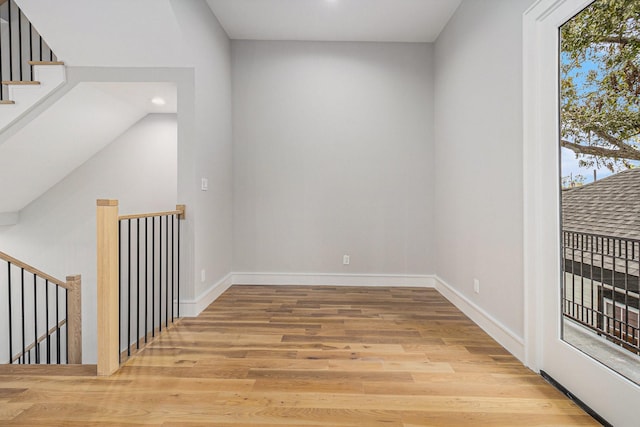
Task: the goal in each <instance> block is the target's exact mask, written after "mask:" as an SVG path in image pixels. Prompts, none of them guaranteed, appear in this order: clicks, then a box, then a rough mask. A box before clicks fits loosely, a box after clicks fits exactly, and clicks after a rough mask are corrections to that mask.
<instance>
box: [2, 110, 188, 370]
mask: <svg viewBox="0 0 640 427" xmlns="http://www.w3.org/2000/svg"><path fill="white" fill-rule="evenodd" d="M34 173H37V171H34ZM176 193H177V123H176V116H175V114H153V115H148V116H146V117H145V118H143V119H142V120H140V121H139V122H138V123H136V124H134V125H133V126H132V127H131V128H129V129H128V130H127V131H126V132H125V133H123V134H122V135H121V136H119V137H118V138H116V139H115V140H114V141H113V142H112V143H111V144H109V145H108V146H107V147H106V148H104V149H103V150H102V151H100V152H99V153H98V154H96V155H95V156H94V157H92V158H91V159H89V160H88V161H87V162H86V163H84V164H83V165H82V166H80V167H79V168H77V169H76V170H75V171H73V172H72V173H71V174H70V175H68V176H67V177H66V178H64V179H63V180H62V181H60V182H59V183H58V184H56V185H55V186H54V187H53V188H52V189H51V190H49V191H48V192H47V193H45V194H44V195H43V196H41V197H40V198H38V199H36V200H35V201H34V202H32V203H31V204H30V205H28V206H27V207H26V208H25V209H23V210H22V211H21V213H20V222H19V223H18V224H17V225H14V226H9V227H0V250H1V251H3V252H7V253H9V254H10V255H12V256H14V257H16V258H18V259H21V260H25V261H27V262H28V263H29V264H31V265H33V266H34V267H36V268H39V269H40V270H43V271H45V272H46V273H48V274H51V275H52V276H54V277H56V278H58V279H62V280H64V278H65V277H66V276H67V275H74V274H81V275H82V282H83V286H82V291H83V294H82V314H83V330H84V332H83V338H84V339H83V361H84V363H95V362H96V350H97V344H96V333H97V331H96V316H95V313H96V310H97V308H96V304H97V297H96V228H95V227H96V225H95V224H96V199H97V198H105V199H119V201H120V212H121V213H122V214H128V213H140V212H157V211H166V210H170V209H173V208H174V207H175V205H176ZM5 292H6V291H5ZM3 316H4V314H3ZM2 322H5V319H2ZM0 330H2V331H4V329H3V328H0ZM1 333H2V332H0V334H1ZM0 342H6V341H4V340H2V337H0ZM2 357H4V354H3V355H2Z"/></svg>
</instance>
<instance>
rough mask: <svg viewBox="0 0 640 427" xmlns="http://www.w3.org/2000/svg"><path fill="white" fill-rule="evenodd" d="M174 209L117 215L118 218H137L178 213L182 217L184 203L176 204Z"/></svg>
mask: <svg viewBox="0 0 640 427" xmlns="http://www.w3.org/2000/svg"><path fill="white" fill-rule="evenodd" d="M176 208H177V209H176V210H175V211H166V212H153V213H144V214H133V215H121V216H119V217H118V219H119V220H126V219H139V218H152V217H154V216H169V215H179V217H180V219H184V215H185V206H184V205H176Z"/></svg>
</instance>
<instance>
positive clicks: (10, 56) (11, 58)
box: [7, 0, 13, 81]
mask: <svg viewBox="0 0 640 427" xmlns="http://www.w3.org/2000/svg"><path fill="white" fill-rule="evenodd" d="M12 3H13V0H9V1H8V13H9V15H8V18H7V21H8V22H9V80H10V81H12V80H13V30H12V28H11V21H13V19H11V4H12Z"/></svg>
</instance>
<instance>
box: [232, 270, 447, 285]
mask: <svg viewBox="0 0 640 427" xmlns="http://www.w3.org/2000/svg"><path fill="white" fill-rule="evenodd" d="M233 284H234V285H300V286H322V285H326V286H386V287H390V286H399V287H400V286H403V287H415V288H433V287H435V284H436V280H435V276H433V275H395V274H326V273H233Z"/></svg>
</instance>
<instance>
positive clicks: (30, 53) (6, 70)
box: [0, 0, 62, 104]
mask: <svg viewBox="0 0 640 427" xmlns="http://www.w3.org/2000/svg"><path fill="white" fill-rule="evenodd" d="M58 64H62V63H61V62H59V61H58V57H57V56H56V55H55V53H53V51H52V50H51V47H49V45H48V44H47V43H46V42H45V41H44V39H43V38H42V36H41V35H40V33H39V32H38V31H37V30H36V29H35V28H34V27H33V25H32V24H31V22H30V21H29V20H28V19H27V17H26V16H25V15H24V13H23V12H22V10H20V8H19V7H18V5H17V4H16V3H15V1H14V0H0V82H2V85H1V86H0V104H13V100H10V99H9V93H8V86H10V85H37V84H40V82H38V81H35V75H34V72H33V66H34V65H58Z"/></svg>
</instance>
